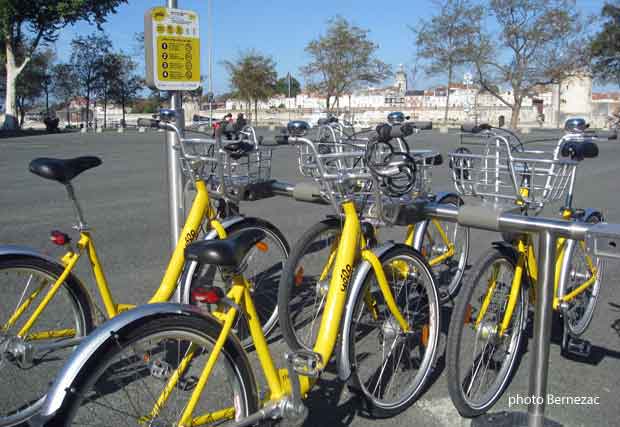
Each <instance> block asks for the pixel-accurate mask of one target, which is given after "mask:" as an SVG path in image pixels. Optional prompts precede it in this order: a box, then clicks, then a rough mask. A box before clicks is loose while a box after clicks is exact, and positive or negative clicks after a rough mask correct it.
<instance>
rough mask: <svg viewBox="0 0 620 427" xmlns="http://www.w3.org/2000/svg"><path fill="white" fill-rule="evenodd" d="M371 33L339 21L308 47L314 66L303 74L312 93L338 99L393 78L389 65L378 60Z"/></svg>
mask: <svg viewBox="0 0 620 427" xmlns="http://www.w3.org/2000/svg"><path fill="white" fill-rule="evenodd" d="M368 33H369V31H368V30H365V29H363V28H360V27H357V26H355V25H351V24H350V23H349V22H348V21H347V20H346V19H344V18H342V17H339V16H338V17H336V18H333V19H330V20H329V21H328V27H327V32H326V33H325V34H324V35H322V36H320V37H319V38H318V39H316V40H312V41H311V42H310V43H308V45H307V46H306V49H305V50H306V53H307V54H308V55H309V56H310V62H309V63H308V64H307V65H305V66H303V67H302V68H301V73H302V74H303V75H304V76H305V77H306V78H307V79H308V80H309V81H310V83H309V84H308V89H310V90H316V91H318V92H320V93H322V94H323V95H325V97H326V100H327V109H328V110H329V109H330V98H331V97H334V96H335V97H336V99H338V98H339V97H340V96H342V95H343V94H344V93H346V92H348V91H351V90H353V89H355V88H356V87H357V86H359V85H360V84H361V83H380V82H381V81H383V80H385V79H386V78H387V77H389V76H390V75H391V71H390V67H389V65H387V64H385V63H384V62H382V61H380V60H379V59H377V58H376V57H375V52H376V51H377V49H378V47H379V46H378V45H377V44H375V43H373V42H372V41H370V40H369V39H368Z"/></svg>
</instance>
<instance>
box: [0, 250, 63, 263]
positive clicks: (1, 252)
mask: <svg viewBox="0 0 620 427" xmlns="http://www.w3.org/2000/svg"><path fill="white" fill-rule="evenodd" d="M7 255H27V256H31V257H33V258H42V259H44V260H45V261H48V262H51V263H54V264H58V260H56V259H54V258H52V257H51V256H49V255H45V254H44V253H42V252H41V251H38V250H36V249H34V248H30V247H28V246H20V245H0V257H2V256H7ZM63 268H64V267H63Z"/></svg>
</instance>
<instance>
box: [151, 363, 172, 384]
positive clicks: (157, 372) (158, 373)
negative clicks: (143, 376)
mask: <svg viewBox="0 0 620 427" xmlns="http://www.w3.org/2000/svg"><path fill="white" fill-rule="evenodd" d="M149 370H150V372H151V376H152V377H154V378H158V379H161V380H165V379H167V378H168V377H169V376H170V373H171V372H172V367H171V366H170V364H169V363H168V362H165V361H163V360H160V359H157V360H155V361H153V362H152V363H150V366H149Z"/></svg>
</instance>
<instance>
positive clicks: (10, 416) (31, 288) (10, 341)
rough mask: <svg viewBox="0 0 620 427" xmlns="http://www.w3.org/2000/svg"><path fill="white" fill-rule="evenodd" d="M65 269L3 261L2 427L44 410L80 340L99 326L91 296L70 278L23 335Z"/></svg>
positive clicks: (20, 259)
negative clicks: (52, 387)
mask: <svg viewBox="0 0 620 427" xmlns="http://www.w3.org/2000/svg"><path fill="white" fill-rule="evenodd" d="M62 271H63V267H62V266H60V265H58V264H54V263H51V262H49V261H47V260H45V259H42V258H36V257H32V256H26V255H15V256H6V257H3V258H0V292H2V298H0V377H1V378H2V384H3V385H2V387H0V426H12V425H16V424H19V423H21V422H23V421H25V420H27V419H28V418H30V417H32V416H33V415H34V414H35V413H36V412H37V411H38V410H39V409H40V407H41V405H42V404H43V399H44V395H45V392H46V391H47V388H48V387H49V384H50V383H51V382H52V380H53V379H54V377H55V375H56V374H57V373H58V371H59V370H60V368H61V367H62V366H63V364H64V362H65V361H66V360H67V358H68V357H69V355H70V354H71V352H72V351H73V349H74V348H75V345H76V343H75V341H76V340H75V339H78V338H80V337H83V336H85V335H87V334H88V333H89V332H90V331H91V330H92V328H93V319H92V315H91V311H90V304H89V302H88V298H87V296H86V293H85V291H84V290H83V288H82V287H81V285H80V284H79V283H78V282H77V279H75V277H73V276H72V275H69V276H68V277H67V279H66V281H65V282H64V283H63V284H62V285H61V286H60V288H59V290H58V292H57V293H56V295H54V297H53V299H52V300H51V301H50V302H49V304H48V305H47V307H46V308H45V309H44V310H43V311H42V312H41V314H40V315H39V316H38V317H37V318H36V320H35V321H34V323H33V325H32V327H31V328H30V330H29V331H28V333H27V334H26V335H25V336H18V333H19V331H20V329H21V327H22V326H23V325H24V324H25V323H26V321H27V320H28V319H29V318H30V317H31V315H32V314H33V313H34V311H35V309H36V308H37V307H38V306H39V305H40V303H41V301H42V299H43V297H44V296H45V295H46V294H47V292H48V290H49V289H50V287H51V286H52V284H53V283H54V282H56V280H57V279H58V278H59V277H60V275H61V274H62ZM71 341H73V343H71Z"/></svg>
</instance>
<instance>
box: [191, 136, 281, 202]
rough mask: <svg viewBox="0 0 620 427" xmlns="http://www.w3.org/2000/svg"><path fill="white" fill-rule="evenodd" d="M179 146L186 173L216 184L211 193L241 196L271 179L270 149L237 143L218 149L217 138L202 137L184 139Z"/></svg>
mask: <svg viewBox="0 0 620 427" xmlns="http://www.w3.org/2000/svg"><path fill="white" fill-rule="evenodd" d="M179 147H180V149H179V151H180V160H181V169H182V171H183V173H184V174H186V175H187V176H189V177H191V178H193V179H196V178H199V179H202V180H204V181H206V182H208V183H210V184H212V185H211V188H210V191H211V192H215V193H222V194H225V195H227V196H231V195H239V194H243V193H244V188H246V187H247V186H251V185H257V184H263V183H265V182H269V181H270V180H271V158H272V150H271V149H270V148H265V147H260V146H256V145H253V144H251V143H248V142H242V143H237V142H233V143H228V144H224V143H223V144H222V145H221V148H219V149H218V144H217V142H216V141H215V140H213V139H202V138H183V140H182V144H180V146H179Z"/></svg>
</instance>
